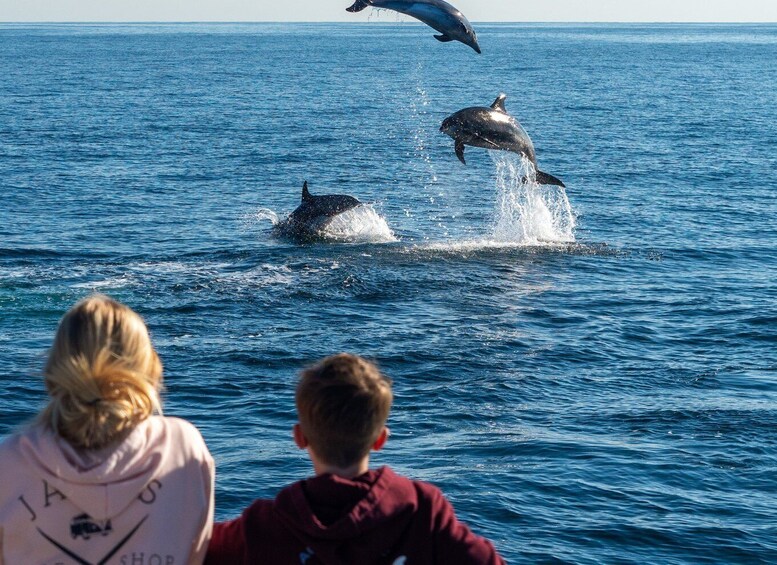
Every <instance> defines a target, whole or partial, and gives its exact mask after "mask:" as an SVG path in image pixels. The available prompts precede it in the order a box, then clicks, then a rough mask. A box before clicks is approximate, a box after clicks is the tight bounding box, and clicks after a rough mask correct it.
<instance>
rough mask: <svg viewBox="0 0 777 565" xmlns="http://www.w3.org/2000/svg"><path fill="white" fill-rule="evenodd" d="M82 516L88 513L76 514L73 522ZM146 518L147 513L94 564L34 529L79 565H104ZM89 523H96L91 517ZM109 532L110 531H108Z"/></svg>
mask: <svg viewBox="0 0 777 565" xmlns="http://www.w3.org/2000/svg"><path fill="white" fill-rule="evenodd" d="M82 516H86V517H87V518H89V515H88V514H82V515H81V516H76V517H75V518H73V521H74V522H75V521H76V520H77V519H78V518H81V517H82ZM147 518H148V515H146V516H145V517H144V518H143V519H142V520H141V521H140V522H138V524H137V526H135V527H134V528H132V530H131V531H130V533H128V534H127V535H126V536H124V538H122V540H121V541H120V542H119V543H117V544H116V545H115V546H113V549H111V550H110V551H109V552H108V553H106V554H105V557H103V558H102V559H100V560H99V561H98V562H97V563H96V564H93V563H91V562H89V561H87V560H86V559H84V558H83V557H81V556H80V555H78V554H77V553H76V552H74V551H72V550H70V549H68V548H67V547H65V546H64V545H62V544H61V543H59V542H58V541H57V540H55V539H54V538H52V537H50V536H48V535H47V534H46V532H44V531H43V530H41V529H40V528H36V529H37V530H38V533H39V534H40V535H42V536H43V537H44V538H46V540H48V542H49V543H51V544H52V545H53V546H55V547H56V548H57V549H59V550H60V551H62V552H63V553H65V554H66V555H67V556H68V557H70V558H71V559H73V560H74V561H75V562H76V563H79V564H80V565H105V564H106V563H108V561H109V560H110V559H111V557H113V556H114V555H116V553H118V551H119V550H120V549H121V548H122V547H124V544H126V543H127V542H128V541H129V540H130V539H131V538H132V536H134V535H135V532H137V531H138V530H139V529H140V526H142V525H143V522H145V521H146V519H147ZM79 523H80V522H79ZM89 523H90V524H92V525H96V524H94V522H91V519H89ZM109 523H110V521H109ZM104 531H105V530H103V532H104ZM111 531H112V530H111ZM70 533H71V535H72V534H73V529H72V525H71V529H70ZM109 533H110V532H109ZM73 537H74V538H75V537H77V536H73ZM85 539H89V538H85Z"/></svg>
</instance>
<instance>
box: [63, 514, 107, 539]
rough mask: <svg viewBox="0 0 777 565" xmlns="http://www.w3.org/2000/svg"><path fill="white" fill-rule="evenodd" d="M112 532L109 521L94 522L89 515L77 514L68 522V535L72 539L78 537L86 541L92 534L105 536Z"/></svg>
mask: <svg viewBox="0 0 777 565" xmlns="http://www.w3.org/2000/svg"><path fill="white" fill-rule="evenodd" d="M111 532H113V527H112V526H111V521H110V520H105V521H102V522H95V521H94V520H92V517H91V516H90V515H89V514H79V515H78V516H76V517H75V518H73V520H72V521H71V522H70V535H71V536H73V539H76V538H78V537H79V536H80V537H82V538H84V539H85V540H88V539H89V538H90V537H92V535H94V534H100V535H102V536H107V535H108V534H110V533H111Z"/></svg>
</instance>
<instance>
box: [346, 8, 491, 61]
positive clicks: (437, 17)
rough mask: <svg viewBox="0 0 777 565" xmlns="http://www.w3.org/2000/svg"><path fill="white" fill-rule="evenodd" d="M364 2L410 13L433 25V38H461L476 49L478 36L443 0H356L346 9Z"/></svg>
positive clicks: (454, 39)
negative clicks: (438, 33) (436, 33)
mask: <svg viewBox="0 0 777 565" xmlns="http://www.w3.org/2000/svg"><path fill="white" fill-rule="evenodd" d="M367 6H372V7H373V8H385V9H387V10H394V11H396V12H399V13H401V14H407V15H408V16H413V17H414V18H415V19H417V20H420V21H422V22H423V23H425V24H426V25H428V26H429V27H431V28H433V29H436V30H437V31H439V32H440V34H441V35H435V36H434V37H435V39H437V41H442V42H443V43H445V42H447V41H461V42H462V43H463V44H464V45H469V46H470V47H472V48H473V49H474V50H475V51H477V52H478V53H480V45H478V36H477V35H476V34H475V30H474V29H472V24H470V23H469V21H467V18H465V17H464V14H462V13H461V12H460V11H459V10H457V9H456V8H454V7H453V6H451V5H450V4H448V3H447V2H445V1H444V0H356V2H354V4H353V6H351V7H350V8H346V10H347V11H349V12H361V11H362V10H364V9H365V8H366V7H367Z"/></svg>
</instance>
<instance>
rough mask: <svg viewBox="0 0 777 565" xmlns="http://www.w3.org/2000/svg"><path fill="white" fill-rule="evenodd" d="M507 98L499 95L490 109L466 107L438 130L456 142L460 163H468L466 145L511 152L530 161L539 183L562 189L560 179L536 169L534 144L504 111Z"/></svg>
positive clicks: (444, 122) (443, 123)
mask: <svg viewBox="0 0 777 565" xmlns="http://www.w3.org/2000/svg"><path fill="white" fill-rule="evenodd" d="M506 98H507V96H506V95H505V94H500V95H499V96H498V97H497V99H496V100H494V103H493V104H491V107H485V106H476V107H473V108H465V109H463V110H459V111H458V112H456V113H455V114H453V115H451V116H448V117H447V118H445V120H444V121H443V122H442V126H440V131H441V132H443V133H446V134H448V135H449V136H451V137H452V138H453V139H454V141H455V142H456V156H457V157H458V158H459V161H461V162H462V163H464V164H465V165H466V164H467V163H466V161H464V146H465V145H471V146H472V147H483V148H485V149H499V150H501V151H512V152H513V153H518V154H519V155H523V156H524V157H526V158H527V159H529V161H531V163H532V165H534V169H535V170H536V172H537V182H538V183H539V184H553V185H557V186H564V183H563V182H561V181H560V180H559V179H557V178H556V177H554V176H553V175H549V174H548V173H543V172H542V171H540V170H539V168H538V167H537V157H536V155H535V153H534V144H533V143H532V140H531V138H530V137H529V134H527V133H526V131H525V130H524V129H523V127H522V126H521V124H520V123H518V120H516V119H515V118H514V117H512V116H511V115H510V114H508V113H507V110H505V99H506Z"/></svg>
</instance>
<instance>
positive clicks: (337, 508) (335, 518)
mask: <svg viewBox="0 0 777 565" xmlns="http://www.w3.org/2000/svg"><path fill="white" fill-rule="evenodd" d="M275 508H276V510H277V512H278V514H279V516H280V518H281V520H283V522H284V523H285V524H286V526H287V527H289V528H290V529H291V530H292V531H293V532H294V535H295V537H297V538H298V539H300V540H302V541H303V542H304V543H305V544H307V545H308V547H310V548H311V549H312V550H313V552H314V553H315V554H316V555H317V556H318V557H319V558H322V561H324V562H337V561H338V559H340V560H342V558H343V557H344V556H343V555H340V554H337V553H336V552H337V551H338V548H339V547H340V546H341V545H342V542H343V541H346V540H347V541H349V542H351V544H349V545H351V546H352V548H351V549H352V551H353V552H354V553H353V554H351V555H349V556H348V557H349V561H350V562H354V563H356V562H358V563H375V562H378V561H379V559H380V557H381V556H383V555H386V554H387V553H389V552H390V550H391V549H392V547H394V546H395V545H396V543H397V541H398V540H399V538H400V536H401V535H402V534H403V533H404V532H405V531H406V529H407V525H408V523H409V522H410V521H411V520H412V518H413V515H414V513H415V512H416V510H417V508H418V495H417V493H416V490H415V488H414V486H413V483H412V482H411V481H409V480H407V479H404V478H402V477H399V476H397V475H396V474H395V473H394V472H393V471H392V470H391V469H389V468H388V467H381V468H380V469H377V470H374V471H369V472H367V473H365V474H364V475H361V476H360V477H357V478H355V479H344V478H342V477H338V476H335V475H321V476H318V477H315V478H312V479H308V480H306V481H301V482H299V483H295V484H293V485H291V486H289V487H287V488H286V489H284V490H283V491H281V492H280V493H279V495H278V497H277V498H276V499H275ZM356 539H358V540H360V542H359V545H358V546H353V543H352V542H353V540H356ZM327 556H328V557H329V559H327Z"/></svg>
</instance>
